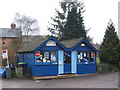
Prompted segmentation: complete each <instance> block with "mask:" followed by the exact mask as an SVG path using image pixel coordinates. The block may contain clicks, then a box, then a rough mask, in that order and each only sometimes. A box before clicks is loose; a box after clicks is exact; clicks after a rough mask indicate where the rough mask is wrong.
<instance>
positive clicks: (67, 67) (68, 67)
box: [64, 64, 71, 73]
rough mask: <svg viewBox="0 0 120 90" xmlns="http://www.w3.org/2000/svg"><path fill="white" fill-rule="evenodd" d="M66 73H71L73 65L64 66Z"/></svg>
mask: <svg viewBox="0 0 120 90" xmlns="http://www.w3.org/2000/svg"><path fill="white" fill-rule="evenodd" d="M64 73H71V64H64Z"/></svg>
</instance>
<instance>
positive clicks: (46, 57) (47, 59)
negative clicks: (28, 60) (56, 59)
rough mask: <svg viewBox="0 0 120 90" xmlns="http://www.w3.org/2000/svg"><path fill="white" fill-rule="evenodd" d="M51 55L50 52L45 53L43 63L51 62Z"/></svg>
mask: <svg viewBox="0 0 120 90" xmlns="http://www.w3.org/2000/svg"><path fill="white" fill-rule="evenodd" d="M49 55H50V53H49V51H45V52H44V58H43V62H50V58H49Z"/></svg>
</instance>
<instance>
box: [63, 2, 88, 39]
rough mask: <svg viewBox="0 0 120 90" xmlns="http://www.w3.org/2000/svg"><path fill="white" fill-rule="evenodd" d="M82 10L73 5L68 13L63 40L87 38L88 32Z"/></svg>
mask: <svg viewBox="0 0 120 90" xmlns="http://www.w3.org/2000/svg"><path fill="white" fill-rule="evenodd" d="M81 9H82V8H79V9H78V6H77V5H76V3H73V6H72V8H71V10H70V11H69V12H68V17H67V22H66V24H65V28H64V31H63V36H62V40H69V39H73V38H82V37H84V38H86V34H87V31H86V30H85V26H84V23H83V17H82V15H81V14H82V13H81Z"/></svg>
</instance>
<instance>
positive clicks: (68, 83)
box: [2, 72, 118, 88]
mask: <svg viewBox="0 0 120 90" xmlns="http://www.w3.org/2000/svg"><path fill="white" fill-rule="evenodd" d="M2 88H118V72H112V73H106V74H95V75H90V76H82V77H76V78H67V79H52V80H37V81H35V80H20V79H4V80H2Z"/></svg>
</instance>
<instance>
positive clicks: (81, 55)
mask: <svg viewBox="0 0 120 90" xmlns="http://www.w3.org/2000/svg"><path fill="white" fill-rule="evenodd" d="M88 61H89V53H87V52H78V62H88Z"/></svg>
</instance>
